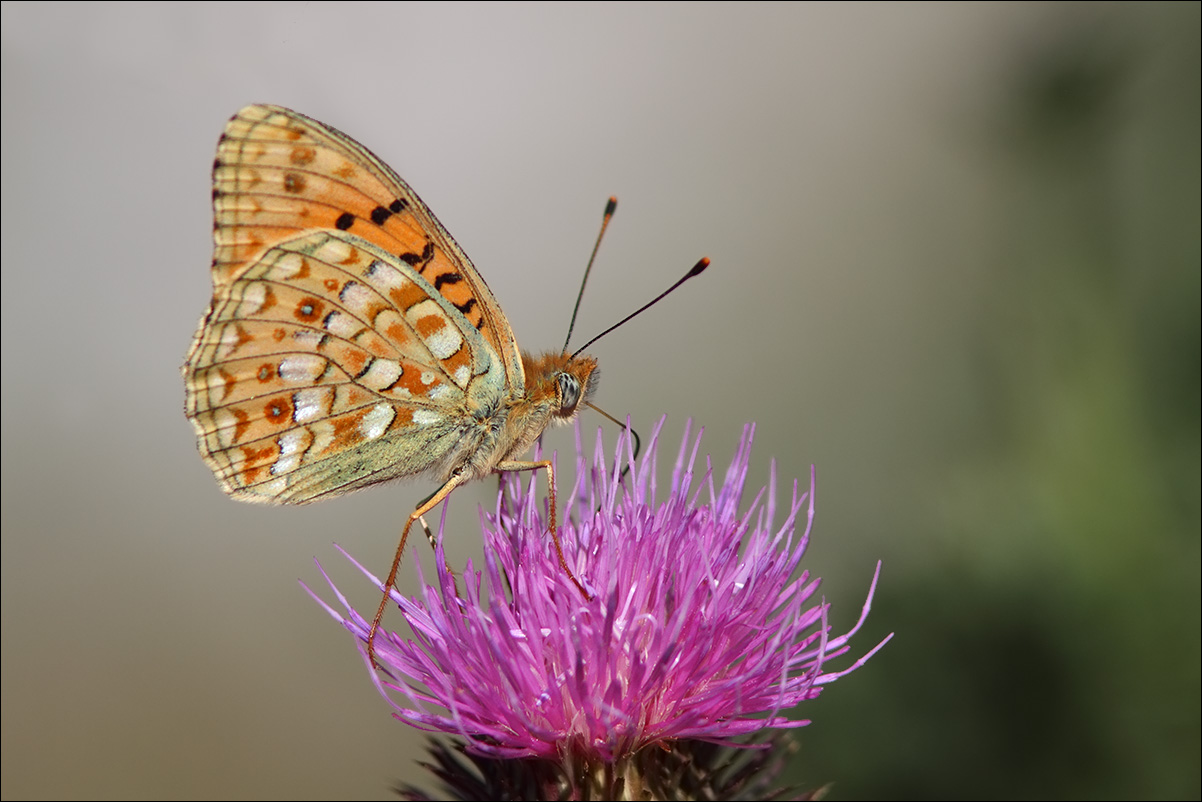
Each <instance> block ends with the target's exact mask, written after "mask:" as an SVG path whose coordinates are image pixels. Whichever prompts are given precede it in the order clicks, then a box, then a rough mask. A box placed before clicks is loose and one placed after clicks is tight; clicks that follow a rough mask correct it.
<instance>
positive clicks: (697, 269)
mask: <svg viewBox="0 0 1202 802" xmlns="http://www.w3.org/2000/svg"><path fill="white" fill-rule="evenodd" d="M709 266H710V260H709V258H708V257H702V259H701V261H700V262H698V263H697V264H695V265H693V268H692V269H691V270H689V272H688V273H685V274H684V276H683V277H682V278H681V279H680V280H679V281H677V282H676V283H675V284H673V285H672V286H671V287H669V288H668V289H666V290H664V291H663V292H661V293H660V294H659V295H657V296H655V297H654V298H652V299H651V300H650V301H648V302H647V303H645V304H643V305H642V306H641V307H639V308H638V309H636V310H634V311H633V312H631V313H630V314H629V315H627V316H626V317H624V318H622V319H621V320H619V321H618V322H617V323H615V324H613V325H612V326H610V327H609V328H608V329H606V330H605V331H603V332H601V333H600V334H598V335H597V336H596V337H594V338H593V339H591V340H589V341H588V342H586V343H585V344H584V345H582V346H580V347H579V348H577V349H576V351H575V352H574V353H573V354H572V357H573V358H575V357H576V355H577V354H579V353H580V352H581V351H583V350H584V349H585V348H588V347H589V346H590V345H592V344H593V343H595V342H597V340H600V339H601V338H602V337H604V336H605V335H606V334H609V333H610V332H611V331H613V330H614V329H616V328H617V327H618V326H621V325H622V324H624V323H626V322H628V321H630V320H632V319H634V318H636V317H638V316H639V315H641V314H643V313H644V312H646V311H647V310H648V309H650V308H651V307H653V306H655V305H656V304H657V303H659V302H660V301H662V300H663V299H664V298H667V297H668V295H670V294H671V293H672V292H673V291H674V290H675V289H676V288H677V287H679V286H680V285H681V284H684V283H685V282H686V281H688V280H689V279H691V278H693V277H694V276H700V275H701V274H702V273H704V272H705V269H706V268H707V267H709ZM586 277H587V274H586ZM565 350H566V349H565Z"/></svg>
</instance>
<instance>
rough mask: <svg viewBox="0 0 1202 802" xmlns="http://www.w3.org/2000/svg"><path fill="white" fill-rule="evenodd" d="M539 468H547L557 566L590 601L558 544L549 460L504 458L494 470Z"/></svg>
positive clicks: (589, 596)
mask: <svg viewBox="0 0 1202 802" xmlns="http://www.w3.org/2000/svg"><path fill="white" fill-rule="evenodd" d="M541 468H546V470H547V490H548V495H549V496H550V500H551V516H550V517H551V540H552V541H554V543H555V554H556V555H558V557H559V567H560V568H562V569H563V572H564V573H565V574H567V575H568V579H570V580H572V584H573V585H575V586H576V589H577V590H579V591H580V595H581V596H583V597H584V599H585V601H592V600H593V595H592V594H591V593H589V592H588V591H587V590H585V589H584V585H582V584H580V580H579V579H577V578H576V575H575V574H573V573H572V569H571V568H569V567H568V561H567V560H566V559H564V556H563V549H562V548H561V547H560V545H559V527H558V526H556V524H555V468H554V467H552V465H551V460H549V459H544V460H537V461H535V462H526V461H524V460H505V461H504V462H498V463H497V467H496V470H498V471H537V470H539V469H541Z"/></svg>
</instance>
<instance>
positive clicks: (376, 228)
mask: <svg viewBox="0 0 1202 802" xmlns="http://www.w3.org/2000/svg"><path fill="white" fill-rule="evenodd" d="M213 212H214V221H215V228H214V232H213V237H214V240H215V243H216V250H215V253H214V258H213V280H214V284H215V285H217V286H220V284H222V283H223V282H228V281H230V280H232V278H233V277H236V276H237V275H238V274H239V272H240V271H241V270H243V269H245V266H246V265H247V264H248V263H249V262H250V261H253V260H254V259H257V258H258V257H259V255H260V254H261V253H262V252H263V251H264V250H265V249H266V248H267V247H270V246H271V245H272V244H274V243H276V242H280V241H283V240H286V239H289V238H291V237H294V236H296V235H297V234H299V233H302V232H305V231H310V230H314V229H333V230H339V231H346V232H347V233H349V234H352V235H355V236H358V237H361V238H363V239H366V240H368V241H370V242H372V243H374V244H376V245H378V246H379V247H380V248H381V249H383V250H384V251H385V252H387V253H390V254H392V255H393V256H394V257H396V258H397V259H399V260H400V261H402V262H404V263H405V264H408V265H410V266H413V267H414V268H415V269H416V270H417V271H418V272H419V273H420V274H421V275H422V276H423V277H424V278H425V279H426V280H427V281H428V282H429V283H430V284H432V285H433V286H434V287H435V288H436V289H437V290H438V292H439V293H440V294H441V295H442V296H443V297H445V298H446V299H447V300H448V301H449V302H451V303H452V304H454V305H455V306H456V308H458V309H459V310H460V311H461V312H463V314H464V316H465V317H467V319H468V320H469V321H470V322H471V323H472V325H473V326H475V327H476V328H477V330H479V331H480V333H481V335H482V336H483V337H484V339H485V341H486V342H488V343H489V344H490V345H491V346H492V347H493V348H494V350H495V351H496V353H497V354H498V355H500V356H501V358H502V360H503V364H504V367H505V372H506V375H507V377H508V379H509V381H510V383H511V384H512V385H513V386H514V387H516V388H517V390H518V391H519V392H520V390H521V387H522V374H521V359H520V357H519V355H518V350H517V344H516V342H515V341H514V336H513V331H512V330H511V328H510V326H509V324H508V322H507V321H506V319H505V316H504V314H502V312H501V310H500V308H499V306H498V305H497V301H496V299H495V298H494V297H493V295H492V292H491V291H490V290H489V288H488V285H487V284H486V283H485V282H484V279H482V278H481V277H480V274H479V273H478V272H477V271H476V270H475V268H474V267H473V266H472V264H471V261H470V260H469V259H468V258H467V255H466V254H465V253H464V252H463V250H462V249H461V248H459V246H458V245H457V244H456V243H455V241H454V239H453V238H452V237H451V236H450V234H448V233H447V231H446V230H445V229H444V228H443V227H442V225H441V224H440V223H439V222H438V220H437V218H435V217H434V215H433V214H431V213H430V210H429V209H428V208H426V205H425V204H424V203H423V202H422V201H421V199H420V198H418V196H417V195H416V193H414V192H413V190H412V189H410V188H409V186H408V185H407V184H406V183H405V182H404V181H403V180H401V178H400V177H399V176H397V174H396V173H395V172H393V171H392V169H391V168H389V167H388V166H387V165H385V164H384V163H383V162H382V161H381V160H380V159H379V158H377V157H376V156H375V155H374V154H372V153H371V151H369V150H368V149H367V148H365V147H363V146H362V145H360V144H359V143H358V142H356V141H355V140H353V139H351V138H350V137H348V136H346V135H345V134H343V133H341V132H340V131H338V130H336V129H334V128H332V127H330V126H327V125H325V124H324V123H320V122H318V121H316V120H312V119H310V118H308V117H305V116H304V115H302V114H298V113H297V112H294V111H291V110H289V109H284V108H280V107H277V106H248V107H247V108H245V109H243V110H242V111H240V112H238V114H237V115H235V116H234V118H233V119H231V120H230V121H229V123H228V124H227V125H226V130H225V133H224V135H223V136H222V138H221V142H220V143H219V144H218V148H217V161H216V162H215V163H214V166H213Z"/></svg>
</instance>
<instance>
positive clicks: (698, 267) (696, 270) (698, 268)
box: [688, 256, 710, 278]
mask: <svg viewBox="0 0 1202 802" xmlns="http://www.w3.org/2000/svg"><path fill="white" fill-rule="evenodd" d="M709 266H710V258H709V257H708V256H703V257H701V261H699V262H698V263H697V264H695V265H693V269H692V270H690V271H689V275H688V278H692V277H693V276H700V275H701V274H702V272H704V271H705V269H706V268H707V267H709Z"/></svg>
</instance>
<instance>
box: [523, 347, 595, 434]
mask: <svg viewBox="0 0 1202 802" xmlns="http://www.w3.org/2000/svg"><path fill="white" fill-rule="evenodd" d="M522 367H523V368H524V369H525V372H526V395H527V398H529V400H530V401H531V402H532V403H533V404H536V405H538V406H544V405H545V408H546V409H548V410H549V411H550V417H551V419H552V420H555V421H560V422H566V421H569V420H571V419H572V418H573V417H574V416H575V414H576V410H577V409H578V408H579V406H580V405H581V404H584V403H586V402H587V401H588V400H589V399H590V398H592V397H593V393H594V392H596V389H597V379H598V377H599V375H600V372H599V371H598V370H597V360H596V359H594V358H593V357H591V356H584V355H572V354H562V353H560V354H556V353H551V354H541V355H539V356H531V355H530V354H522Z"/></svg>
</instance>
